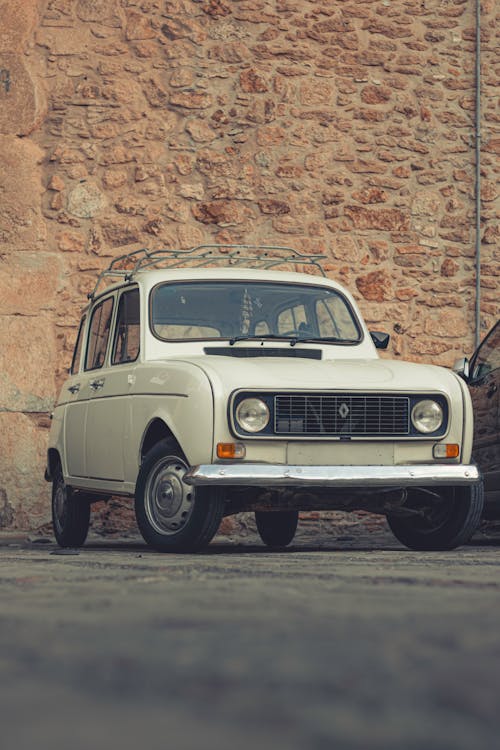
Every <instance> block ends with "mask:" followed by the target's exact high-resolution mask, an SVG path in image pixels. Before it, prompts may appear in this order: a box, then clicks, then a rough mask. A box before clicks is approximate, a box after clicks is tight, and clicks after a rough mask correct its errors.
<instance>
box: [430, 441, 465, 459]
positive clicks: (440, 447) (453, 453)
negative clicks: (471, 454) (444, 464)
mask: <svg viewBox="0 0 500 750" xmlns="http://www.w3.org/2000/svg"><path fill="white" fill-rule="evenodd" d="M432 453H433V455H434V458H458V457H459V456H460V446H459V445H458V443H437V445H435V446H434V448H433V451H432Z"/></svg>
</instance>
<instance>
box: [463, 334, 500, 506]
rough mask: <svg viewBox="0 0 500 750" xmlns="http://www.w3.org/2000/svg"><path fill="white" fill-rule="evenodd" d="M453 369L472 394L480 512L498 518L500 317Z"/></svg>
mask: <svg viewBox="0 0 500 750" xmlns="http://www.w3.org/2000/svg"><path fill="white" fill-rule="evenodd" d="M455 370H456V372H458V373H460V374H461V375H462V377H463V378H464V379H465V380H466V382H467V383H468V386H469V390H470V393H471V396H472V406H473V409H474V438H473V443H472V456H473V459H474V461H475V462H476V463H477V465H478V466H479V469H480V470H481V472H482V474H483V477H484V491H485V498H484V499H485V505H484V516H485V517H486V518H490V519H491V518H500V321H498V322H497V324H496V325H495V326H493V328H492V329H491V331H490V332H489V333H488V335H487V336H486V337H485V339H484V341H483V342H482V343H481V345H480V346H479V347H478V348H477V350H476V352H475V353H474V355H473V356H472V358H471V360H470V362H469V361H468V360H467V359H463V360H459V361H458V362H457V363H456V365H455Z"/></svg>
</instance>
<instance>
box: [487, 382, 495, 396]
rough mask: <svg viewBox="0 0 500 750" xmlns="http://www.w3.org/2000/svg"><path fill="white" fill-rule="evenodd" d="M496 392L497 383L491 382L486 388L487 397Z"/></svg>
mask: <svg viewBox="0 0 500 750" xmlns="http://www.w3.org/2000/svg"><path fill="white" fill-rule="evenodd" d="M496 392H497V385H496V383H492V384H491V385H490V387H489V388H488V390H487V391H486V395H487V397H488V398H492V396H494V395H495V393H496Z"/></svg>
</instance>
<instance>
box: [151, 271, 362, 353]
mask: <svg viewBox="0 0 500 750" xmlns="http://www.w3.org/2000/svg"><path fill="white" fill-rule="evenodd" d="M207 283H209V284H224V283H228V284H229V283H231V284H241V285H244V284H247V285H256V286H259V285H267V286H268V285H271V284H272V285H276V286H288V287H293V286H296V287H301V288H307V289H311V288H316V289H320V290H322V291H325V292H329V293H330V294H331V295H334V296H337V297H338V298H340V299H341V300H342V302H343V304H344V305H345V307H346V309H347V311H348V312H349V314H350V316H351V319H352V322H353V325H354V327H355V328H356V330H357V332H358V338H357V339H347V338H346V339H345V340H340V341H339V340H335V341H333V340H332V337H328V336H325V338H320V337H319V338H315V337H310V336H308V337H304V339H301V338H299V339H297V336H284V335H283V336H280V335H279V334H274V335H273V334H268V335H266V334H254V335H250V334H249V336H248V337H247V336H244V335H243V334H242V336H243V338H242V339H241V341H247V342H248V341H250V342H253V341H255V342H259V343H262V342H265V341H266V340H268V341H271V342H273V343H274V344H277V343H279V342H280V341H283V342H284V343H290V342H292V343H293V344H294V345H295V344H296V343H304V344H311V345H316V346H318V345H323V344H329V345H331V346H359V344H362V343H363V341H364V340H365V331H364V328H363V324H362V322H363V321H362V319H361V318H360V316H359V315H358V313H357V311H356V309H355V308H354V306H353V304H352V303H351V301H350V300H349V298H348V297H347V296H346V295H345V294H344V293H343V291H342V289H339V288H336V287H330V286H327V285H326V284H307V283H304V282H302V281H289V280H283V281H282V280H275V279H269V280H264V279H244V278H242V279H224V278H220V279H189V278H186V279H175V280H174V279H172V280H163V281H160V282H158V283H157V284H155V285H154V286H153V287H152V288H151V289H150V291H149V295H148V327H149V330H150V332H151V334H152V336H153V337H154V338H155V339H156V340H157V341H161V342H163V343H170V344H189V343H196V342H204V341H209V342H214V341H218V342H221V341H230V340H231V339H232V338H234V337H233V336H200V337H190V338H167V337H164V336H160V335H159V334H158V333H157V332H156V331H155V329H154V325H153V301H154V295H155V293H156V291H157V290H158V288H159V287H164V286H167V285H175V286H179V285H181V284H189V285H194V284H207ZM236 338H237V340H240V339H238V337H236ZM306 339H309V340H306Z"/></svg>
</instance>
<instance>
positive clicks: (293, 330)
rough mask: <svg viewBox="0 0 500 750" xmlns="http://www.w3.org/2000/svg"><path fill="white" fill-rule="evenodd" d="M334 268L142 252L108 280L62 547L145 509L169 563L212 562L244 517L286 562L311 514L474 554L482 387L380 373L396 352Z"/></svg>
mask: <svg viewBox="0 0 500 750" xmlns="http://www.w3.org/2000/svg"><path fill="white" fill-rule="evenodd" d="M319 257H320V256H311V255H309V256H306V255H304V254H301V253H298V252H297V251H294V250H291V249H287V248H270V247H258V248H255V247H251V246H241V247H231V248H229V247H225V246H203V247H198V248H194V249H193V250H191V251H184V252H182V251H177V252H175V251H158V252H155V253H152V252H149V251H147V250H141V251H136V252H134V253H131V254H130V255H128V256H122V257H121V258H117V259H116V260H115V261H113V262H112V263H111V265H110V267H109V269H108V270H107V271H105V272H103V273H102V274H101V276H100V277H99V279H98V282H97V284H96V288H95V289H94V292H93V293H92V294H90V295H89V298H90V303H89V305H88V307H87V309H86V310H85V312H84V314H83V317H82V321H81V324H80V329H79V333H78V338H77V341H76V346H75V350H74V356H73V362H72V365H71V370H70V374H69V378H68V379H67V381H66V383H65V384H64V386H63V388H62V390H61V393H60V396H59V399H58V402H57V405H56V407H55V410H54V412H53V421H52V427H51V431H50V439H49V448H48V459H47V469H46V479H47V480H49V481H51V482H52V486H53V489H52V513H53V524H54V532H55V536H56V539H57V541H58V543H59V544H60V545H61V546H70V547H73V546H80V545H82V544H83V543H84V541H85V538H86V535H87V531H88V528H89V519H90V505H91V503H92V502H93V501H95V500H100V499H104V498H109V497H111V496H122V497H129V498H135V513H136V518H137V524H138V527H139V529H140V531H141V533H142V535H143V537H144V539H145V541H146V542H147V543H148V544H149V545H151V546H152V547H154V548H156V549H157V550H161V551H184V552H185V551H194V550H199V549H201V548H202V547H204V546H205V545H207V544H208V543H209V542H210V540H211V539H212V538H213V536H214V534H215V533H216V532H217V529H218V527H219V524H220V522H221V519H222V518H223V516H225V515H230V514H234V513H238V512H240V511H252V512H255V518H256V523H257V528H258V531H259V533H260V536H261V538H262V540H263V541H264V543H266V544H267V545H270V546H278V547H280V546H284V545H286V544H288V543H289V542H291V540H292V539H293V537H294V534H295V531H296V527H297V519H298V513H299V511H300V510H327V509H341V510H353V509H365V510H368V511H372V512H374V513H379V514H384V515H385V516H387V519H388V522H389V525H390V527H391V529H392V531H393V532H394V534H395V536H396V537H397V539H398V540H400V541H401V542H402V543H403V544H405V545H407V546H408V547H410V548H414V549H424V550H429V549H451V548H454V547H456V546H458V545H460V544H462V543H464V542H466V541H467V540H468V539H469V538H470V536H471V535H472V533H473V532H474V530H475V528H476V526H477V524H478V522H479V519H480V516H481V511H482V506H483V488H482V482H481V480H480V475H479V472H478V469H477V468H476V466H475V465H474V464H473V463H471V447H472V434H473V420H472V407H471V400H470V396H469V392H468V389H467V385H466V383H465V382H464V381H463V379H461V378H460V377H459V376H458V375H456V374H455V373H454V372H452V371H450V370H446V369H444V368H440V367H436V366H432V365H419V364H411V363H407V362H401V361H391V360H389V359H380V358H379V357H378V353H377V348H385V347H386V346H387V343H388V339H389V337H388V336H387V335H386V334H382V333H379V332H373V333H370V332H369V331H368V329H367V327H366V324H365V323H364V321H363V318H362V317H361V315H360V312H359V310H358V307H357V305H356V303H355V301H354V299H353V297H352V296H351V295H350V294H349V293H348V292H347V291H346V290H345V289H344V288H343V287H342V286H341V285H340V284H338V283H336V282H335V281H332V280H330V279H328V278H326V277H325V276H324V274H323V275H321V267H320V264H319V262H318V261H319ZM280 264H283V265H286V266H288V267H289V268H290V266H291V267H292V269H297V267H298V268H299V269H301V270H302V272H300V273H299V272H296V271H295V270H292V271H286V270H281V271H280V270H276V266H278V265H280ZM112 278H114V280H115V281H114V282H112V283H111V285H110V286H108V287H107V288H104V289H101V288H100V287H101V284H102V282H103V281H105V280H106V279H109V280H111V279H112ZM116 280H118V281H116Z"/></svg>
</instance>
